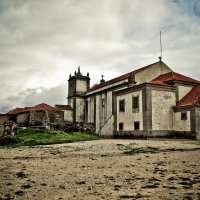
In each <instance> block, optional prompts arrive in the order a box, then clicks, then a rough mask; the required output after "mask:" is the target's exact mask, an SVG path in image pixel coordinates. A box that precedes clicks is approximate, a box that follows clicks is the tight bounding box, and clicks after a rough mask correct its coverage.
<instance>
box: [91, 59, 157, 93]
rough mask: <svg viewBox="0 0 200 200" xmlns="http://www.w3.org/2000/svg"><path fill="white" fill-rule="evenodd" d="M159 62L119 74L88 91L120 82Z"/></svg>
mask: <svg viewBox="0 0 200 200" xmlns="http://www.w3.org/2000/svg"><path fill="white" fill-rule="evenodd" d="M159 62H160V61H159ZM157 63H158V62H155V63H153V64H150V65H147V66H145V67H142V68H140V69H137V70H134V71H132V72H129V73H127V74H124V75H122V76H119V77H117V78H114V79H111V80H109V81H106V82H103V83H100V84H95V85H94V86H93V87H91V88H90V89H89V91H88V92H91V91H93V90H97V89H100V88H102V87H105V86H107V85H110V84H113V83H116V82H119V81H123V80H125V79H128V78H129V77H130V76H131V75H134V74H137V73H138V72H141V71H143V70H145V69H147V68H149V67H151V66H152V65H155V64H157Z"/></svg>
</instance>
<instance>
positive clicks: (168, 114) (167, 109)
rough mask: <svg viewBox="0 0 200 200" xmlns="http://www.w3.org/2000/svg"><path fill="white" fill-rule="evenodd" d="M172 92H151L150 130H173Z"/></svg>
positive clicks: (174, 99)
mask: <svg viewBox="0 0 200 200" xmlns="http://www.w3.org/2000/svg"><path fill="white" fill-rule="evenodd" d="M174 105H176V95H175V93H174V92H168V91H160V90H152V130H173V110H172V106H174Z"/></svg>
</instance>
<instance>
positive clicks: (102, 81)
mask: <svg viewBox="0 0 200 200" xmlns="http://www.w3.org/2000/svg"><path fill="white" fill-rule="evenodd" d="M101 77H102V78H101V80H100V83H104V82H105V80H104V79H103V77H104V75H103V74H102V75H101Z"/></svg>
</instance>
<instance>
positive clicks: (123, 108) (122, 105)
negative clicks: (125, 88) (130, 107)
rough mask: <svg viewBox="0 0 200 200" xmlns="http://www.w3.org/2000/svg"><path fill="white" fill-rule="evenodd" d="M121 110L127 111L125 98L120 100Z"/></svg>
mask: <svg viewBox="0 0 200 200" xmlns="http://www.w3.org/2000/svg"><path fill="white" fill-rule="evenodd" d="M119 112H125V100H124V99H123V100H120V101H119Z"/></svg>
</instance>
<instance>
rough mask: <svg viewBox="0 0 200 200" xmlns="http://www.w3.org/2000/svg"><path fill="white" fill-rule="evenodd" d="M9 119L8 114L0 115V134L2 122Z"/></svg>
mask: <svg viewBox="0 0 200 200" xmlns="http://www.w3.org/2000/svg"><path fill="white" fill-rule="evenodd" d="M8 119H9V116H8V115H0V136H1V135H2V133H3V130H4V122H5V121H6V120H8Z"/></svg>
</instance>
